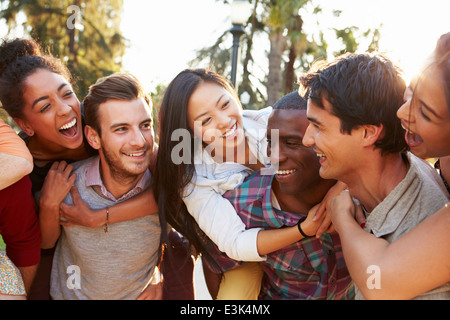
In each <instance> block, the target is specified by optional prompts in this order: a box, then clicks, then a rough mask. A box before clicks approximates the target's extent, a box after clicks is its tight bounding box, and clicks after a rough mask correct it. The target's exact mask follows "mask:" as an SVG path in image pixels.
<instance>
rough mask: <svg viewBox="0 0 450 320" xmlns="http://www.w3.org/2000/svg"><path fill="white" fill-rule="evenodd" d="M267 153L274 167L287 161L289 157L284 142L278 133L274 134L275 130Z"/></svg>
mask: <svg viewBox="0 0 450 320" xmlns="http://www.w3.org/2000/svg"><path fill="white" fill-rule="evenodd" d="M267 155H268V156H269V157H270V162H271V164H272V166H274V167H275V166H276V167H277V166H278V165H279V163H282V162H283V161H286V160H287V158H288V157H287V155H286V153H285V150H284V148H283V146H282V144H281V143H280V141H279V137H278V134H274V132H273V130H272V135H271V140H270V147H269V148H268V150H267Z"/></svg>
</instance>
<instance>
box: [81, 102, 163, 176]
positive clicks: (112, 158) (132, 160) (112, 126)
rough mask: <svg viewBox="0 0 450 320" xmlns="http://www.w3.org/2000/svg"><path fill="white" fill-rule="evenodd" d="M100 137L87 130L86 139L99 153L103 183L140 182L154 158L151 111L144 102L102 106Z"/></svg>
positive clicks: (112, 103)
mask: <svg viewBox="0 0 450 320" xmlns="http://www.w3.org/2000/svg"><path fill="white" fill-rule="evenodd" d="M98 116H99V124H100V127H101V137H100V136H99V135H98V134H97V132H96V131H95V130H93V129H92V128H91V127H89V126H87V127H86V137H87V138H88V141H89V143H90V144H91V145H92V147H93V148H95V149H98V150H99V154H100V157H101V161H102V163H104V164H107V166H106V165H102V172H103V177H102V178H103V179H105V180H108V177H109V176H110V177H112V178H113V179H114V180H115V181H116V182H121V181H125V180H124V179H127V180H128V181H130V180H131V181H134V180H137V179H139V178H140V177H141V176H142V175H143V174H144V172H145V171H146V170H147V168H148V167H149V165H150V160H151V157H152V155H153V149H154V142H153V127H152V118H151V109H150V107H149V106H148V104H147V102H146V101H145V100H144V99H143V98H141V99H136V100H131V101H123V100H108V101H106V102H104V103H102V104H101V105H100V106H99V110H98Z"/></svg>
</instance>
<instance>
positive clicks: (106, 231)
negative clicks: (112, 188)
mask: <svg viewBox="0 0 450 320" xmlns="http://www.w3.org/2000/svg"><path fill="white" fill-rule="evenodd" d="M108 226H109V208H108V207H107V208H106V222H105V229H104V230H105V233H108Z"/></svg>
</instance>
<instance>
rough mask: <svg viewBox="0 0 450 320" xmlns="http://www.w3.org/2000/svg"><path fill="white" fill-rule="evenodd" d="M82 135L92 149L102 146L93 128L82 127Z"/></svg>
mask: <svg viewBox="0 0 450 320" xmlns="http://www.w3.org/2000/svg"><path fill="white" fill-rule="evenodd" d="M84 135H85V137H86V139H87V141H88V143H89V144H90V145H91V147H92V148H94V149H95V150H99V149H100V147H101V145H102V144H101V142H100V136H99V134H98V132H97V131H96V130H95V129H94V128H92V127H91V126H88V125H86V126H85V127H84Z"/></svg>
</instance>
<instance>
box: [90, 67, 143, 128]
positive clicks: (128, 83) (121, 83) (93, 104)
mask: <svg viewBox="0 0 450 320" xmlns="http://www.w3.org/2000/svg"><path fill="white" fill-rule="evenodd" d="M140 98H144V99H145V101H146V102H147V103H148V105H149V106H151V100H150V98H149V96H148V95H147V94H146V93H145V92H144V89H143V87H142V85H141V83H140V81H139V80H138V79H137V78H136V77H135V76H133V75H131V74H129V73H125V72H117V73H114V74H112V75H110V76H107V77H104V78H100V79H99V80H97V82H96V83H95V84H94V85H92V86H91V87H90V88H89V93H88V95H87V96H86V98H84V101H83V109H84V110H83V112H84V120H85V122H86V124H87V125H88V126H90V127H92V128H93V129H94V130H95V131H97V133H98V135H99V136H101V129H100V124H99V122H98V108H99V106H100V105H101V104H102V103H105V102H106V101H108V100H113V99H114V100H124V101H131V100H135V99H140Z"/></svg>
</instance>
